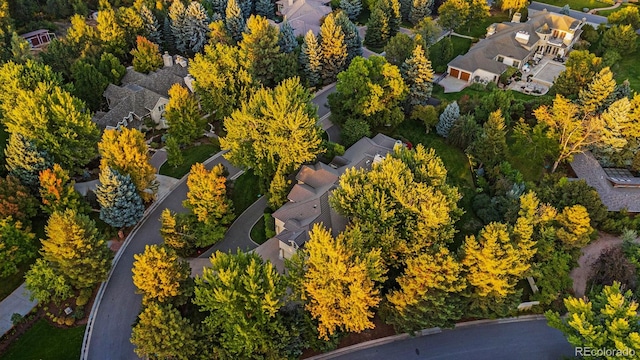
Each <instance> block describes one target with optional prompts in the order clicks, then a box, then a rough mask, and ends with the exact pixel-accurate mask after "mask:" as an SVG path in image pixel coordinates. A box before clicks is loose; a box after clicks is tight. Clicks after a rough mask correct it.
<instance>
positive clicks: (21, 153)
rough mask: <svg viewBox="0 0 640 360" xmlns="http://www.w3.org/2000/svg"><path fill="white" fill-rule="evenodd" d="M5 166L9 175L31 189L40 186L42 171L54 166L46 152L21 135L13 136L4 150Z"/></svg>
mask: <svg viewBox="0 0 640 360" xmlns="http://www.w3.org/2000/svg"><path fill="white" fill-rule="evenodd" d="M4 155H5V164H6V165H5V166H6V168H7V170H8V171H9V174H10V175H12V176H14V177H15V178H17V179H18V180H20V182H21V183H22V185H25V186H28V187H29V188H31V189H37V188H38V187H39V186H40V180H39V179H38V175H39V174H40V171H42V170H45V169H49V168H51V167H52V166H53V159H52V158H51V156H49V154H47V152H46V151H44V150H38V148H36V145H35V144H34V143H33V142H32V141H30V140H29V139H27V138H25V137H24V136H22V135H20V134H17V133H16V134H11V136H9V140H8V141H7V147H6V148H5V149H4Z"/></svg>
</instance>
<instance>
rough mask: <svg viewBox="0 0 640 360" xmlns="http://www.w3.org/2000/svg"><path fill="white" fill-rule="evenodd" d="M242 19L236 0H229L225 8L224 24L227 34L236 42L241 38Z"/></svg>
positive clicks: (243, 23)
mask: <svg viewBox="0 0 640 360" xmlns="http://www.w3.org/2000/svg"><path fill="white" fill-rule="evenodd" d="M244 19H245V17H244V16H243V15H242V10H241V9H240V5H239V4H238V0H229V1H228V2H227V8H226V10H225V24H226V26H227V30H228V31H229V34H230V35H231V37H232V38H233V40H234V41H236V42H239V41H240V40H242V34H243V32H244V27H245V20H244Z"/></svg>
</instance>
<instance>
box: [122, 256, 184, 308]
mask: <svg viewBox="0 0 640 360" xmlns="http://www.w3.org/2000/svg"><path fill="white" fill-rule="evenodd" d="M133 258H134V259H135V261H134V262H133V269H132V270H131V271H132V272H133V284H134V285H135V286H136V288H138V289H137V291H136V292H137V293H138V294H142V303H143V304H145V305H150V304H151V303H153V302H157V303H160V304H167V303H171V304H174V305H180V304H182V303H184V302H185V301H186V300H187V299H188V297H189V295H190V294H189V292H190V291H191V290H192V288H191V284H190V283H189V281H190V278H189V276H190V275H191V267H189V263H188V262H186V261H185V260H182V259H180V258H179V257H178V254H176V252H175V251H174V250H172V249H171V248H167V247H165V246H160V245H147V246H145V248H144V252H143V253H142V254H135V255H133Z"/></svg>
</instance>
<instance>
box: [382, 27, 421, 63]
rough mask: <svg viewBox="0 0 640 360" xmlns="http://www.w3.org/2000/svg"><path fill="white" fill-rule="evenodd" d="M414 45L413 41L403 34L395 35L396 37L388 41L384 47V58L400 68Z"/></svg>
mask: <svg viewBox="0 0 640 360" xmlns="http://www.w3.org/2000/svg"><path fill="white" fill-rule="evenodd" d="M415 47H416V44H415V43H414V41H413V39H412V38H411V37H410V36H409V35H407V34H405V33H397V34H396V36H394V37H392V38H391V39H389V42H388V43H387V45H386V46H385V47H384V58H385V59H387V61H388V62H389V63H390V64H392V65H395V66H397V67H401V66H402V64H404V62H405V60H407V59H408V58H409V57H410V56H411V53H412V52H413V50H414V49H415Z"/></svg>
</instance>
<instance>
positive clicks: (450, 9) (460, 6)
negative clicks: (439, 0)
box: [438, 0, 471, 30]
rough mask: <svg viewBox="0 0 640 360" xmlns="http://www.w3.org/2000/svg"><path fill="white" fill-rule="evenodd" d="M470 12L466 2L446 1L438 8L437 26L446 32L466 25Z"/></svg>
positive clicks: (460, 0) (459, 0)
mask: <svg viewBox="0 0 640 360" xmlns="http://www.w3.org/2000/svg"><path fill="white" fill-rule="evenodd" d="M470 12H471V7H470V6H469V3H468V2H467V1H465V0H447V1H445V2H444V3H443V4H442V5H440V7H439V8H438V13H439V14H440V17H439V18H438V24H439V25H440V26H442V27H443V28H445V29H446V30H455V29H457V28H459V27H461V26H464V25H466V24H467V19H468V18H469V14H470Z"/></svg>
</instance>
